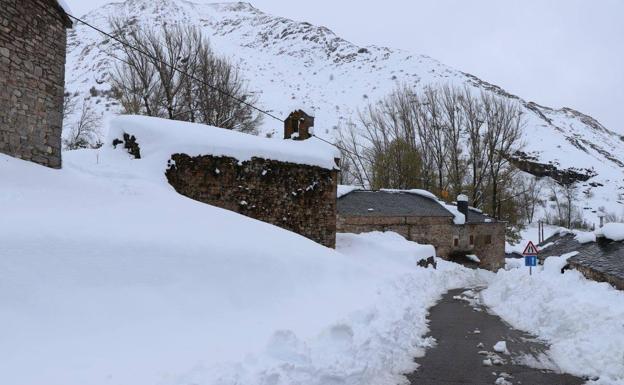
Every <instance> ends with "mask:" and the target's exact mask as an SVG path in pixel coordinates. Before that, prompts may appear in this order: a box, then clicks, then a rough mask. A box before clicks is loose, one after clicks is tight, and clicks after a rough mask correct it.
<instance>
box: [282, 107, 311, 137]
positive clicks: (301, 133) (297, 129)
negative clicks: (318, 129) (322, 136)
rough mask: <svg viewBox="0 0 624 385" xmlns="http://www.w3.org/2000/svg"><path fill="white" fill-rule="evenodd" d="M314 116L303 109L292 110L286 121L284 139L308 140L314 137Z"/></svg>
mask: <svg viewBox="0 0 624 385" xmlns="http://www.w3.org/2000/svg"><path fill="white" fill-rule="evenodd" d="M313 127H314V117H313V116H310V115H308V114H306V113H305V112H303V111H302V110H297V111H294V112H292V113H291V114H290V115H289V116H288V118H286V120H285V121H284V139H292V140H306V139H309V138H310V137H312V134H313V130H312V128H313Z"/></svg>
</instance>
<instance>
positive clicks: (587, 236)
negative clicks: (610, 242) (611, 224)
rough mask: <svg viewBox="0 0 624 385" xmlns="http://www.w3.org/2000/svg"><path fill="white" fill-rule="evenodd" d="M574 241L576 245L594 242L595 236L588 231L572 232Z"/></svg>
mask: <svg viewBox="0 0 624 385" xmlns="http://www.w3.org/2000/svg"><path fill="white" fill-rule="evenodd" d="M574 234H575V236H574V239H576V240H577V241H578V243H581V244H583V243H590V242H596V234H595V233H593V232H590V231H574Z"/></svg>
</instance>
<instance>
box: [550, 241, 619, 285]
mask: <svg viewBox="0 0 624 385" xmlns="http://www.w3.org/2000/svg"><path fill="white" fill-rule="evenodd" d="M539 249H540V253H539V255H538V257H539V260H540V262H541V263H543V262H544V260H545V259H546V258H548V257H559V256H562V255H565V254H569V253H577V254H576V255H574V256H572V257H570V258H568V261H567V262H568V266H567V267H566V268H567V269H575V270H578V271H579V272H580V273H581V274H583V275H584V276H585V278H587V279H590V280H593V281H596V282H607V283H609V284H611V285H612V286H613V287H615V288H616V289H618V290H624V241H614V240H611V239H608V238H606V237H597V238H596V241H595V242H586V243H581V242H579V241H578V240H577V238H576V235H575V234H572V233H561V234H555V235H553V236H552V237H550V238H548V239H546V240H545V241H544V242H542V243H541V244H540V245H539Z"/></svg>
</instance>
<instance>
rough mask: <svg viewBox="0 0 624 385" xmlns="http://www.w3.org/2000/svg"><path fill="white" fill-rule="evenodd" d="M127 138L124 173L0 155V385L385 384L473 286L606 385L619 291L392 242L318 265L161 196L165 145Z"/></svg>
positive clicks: (121, 157) (117, 161)
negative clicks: (432, 319)
mask: <svg viewBox="0 0 624 385" xmlns="http://www.w3.org/2000/svg"><path fill="white" fill-rule="evenodd" d="M123 123H124V126H125V127H130V126H133V125H134V126H136V127H135V128H136V129H138V130H141V127H139V126H140V124H139V125H136V124H135V123H136V122H134V123H133V122H132V121H131V120H123ZM189 129H190V130H192V128H189ZM145 130H147V129H146V128H145ZM112 132H114V130H113V131H112ZM109 139H110V138H109ZM144 139H145V140H144V141H143V142H141V145H142V152H143V158H142V159H141V160H134V159H130V157H129V156H128V154H126V153H125V151H124V150H122V149H117V150H113V149H112V148H109V147H105V148H103V149H101V150H99V151H93V150H89V151H76V152H71V153H65V154H64V156H65V157H64V160H65V168H64V169H63V170H50V169H47V168H44V167H40V166H37V165H34V164H32V163H28V162H24V161H20V160H16V159H13V158H9V157H7V156H4V155H0V181H1V183H0V212H1V213H2V216H1V217H0V341H2V343H1V344H0V377H1V382H2V383H7V384H11V385H33V384H46V385H78V384H80V385H83V384H89V385H104V384H106V385H127V384H133V385H154V384H156V385H188V384H191V383H192V384H197V385H212V384H219V385H225V384H245V385H247V384H249V385H253V384H262V385H269V384H270V385H280V384H283V385H290V384H302V385H303V384H319V385H321V384H322V385H325V384H347V385H348V384H353V385H355V384H358V385H360V384H370V385H373V384H374V385H386V384H387V385H395V384H399V383H402V382H403V381H404V377H402V376H401V374H403V373H406V372H409V371H412V370H414V369H415V365H414V363H413V358H414V357H415V356H419V355H422V354H424V353H425V348H426V347H428V346H431V344H432V343H433V341H432V340H430V339H428V338H425V337H424V336H425V335H426V334H427V324H426V316H427V309H428V308H429V307H430V306H432V305H434V304H435V302H436V301H437V300H438V299H439V298H440V297H441V296H442V295H443V294H444V293H445V292H447V291H448V290H449V289H454V288H469V287H474V286H477V285H480V286H484V285H489V286H488V287H487V289H485V290H484V291H483V295H482V297H483V298H482V300H483V301H484V303H485V304H486V305H487V306H489V307H491V309H492V310H493V311H494V312H495V313H496V314H498V315H500V316H501V317H502V318H503V319H505V320H506V321H507V322H509V323H510V324H511V325H513V326H515V327H517V328H519V329H522V330H526V331H529V332H531V333H535V334H536V335H538V336H539V337H541V338H543V339H544V340H546V341H548V342H549V343H551V344H552V349H551V352H550V353H551V355H552V360H553V362H555V364H556V365H557V366H558V367H560V368H561V369H563V370H564V371H567V372H570V373H572V374H577V375H587V376H592V377H596V378H598V377H599V380H597V381H596V383H597V384H601V385H621V384H624V322H623V321H622V320H623V319H624V293H621V292H617V291H615V290H613V289H612V288H610V287H609V286H608V285H606V284H597V283H594V282H589V281H587V280H585V279H584V278H583V277H582V276H581V275H580V274H578V273H576V272H567V273H566V274H565V275H561V274H559V273H558V271H559V268H560V266H561V263H562V261H561V260H557V259H550V260H548V261H547V263H546V265H545V270H544V271H541V269H537V271H536V273H535V274H534V275H533V276H531V277H529V276H528V273H527V271H526V270H525V269H524V268H520V269H514V270H511V271H501V272H499V273H497V274H493V273H488V272H483V271H479V270H468V269H465V268H463V267H460V266H458V265H455V264H451V263H447V262H444V261H439V262H438V269H437V270H433V269H431V268H430V269H423V268H419V267H417V266H416V262H417V261H418V260H419V259H420V258H423V257H428V256H431V255H432V254H433V249H432V247H431V246H423V245H418V244H415V243H412V242H408V241H406V240H405V239H403V238H402V237H400V236H399V235H396V234H393V233H371V234H364V235H340V236H339V237H338V249H337V250H330V249H327V248H325V247H322V246H320V245H318V244H316V243H313V242H312V241H309V240H307V239H305V238H303V237H301V236H298V235H296V234H293V233H290V232H287V231H285V230H282V229H279V228H276V227H274V226H271V225H268V224H265V223H262V222H259V221H255V220H252V219H249V218H246V217H243V216H240V215H238V214H235V213H232V212H229V211H225V210H221V209H218V208H215V207H212V206H208V205H204V204H201V203H198V202H195V201H192V200H190V199H187V198H184V197H182V196H180V195H178V194H176V193H175V191H174V190H173V189H172V188H171V187H170V186H169V185H168V184H167V182H166V181H165V178H164V175H163V172H164V169H165V166H166V160H167V159H168V156H169V154H170V151H172V148H170V147H171V146H172V145H173V144H176V143H173V142H171V141H167V143H166V144H162V143H161V144H159V142H158V140H155V138H144ZM107 143H110V140H108V141H107ZM223 143H227V141H225V142H223ZM178 144H179V143H178ZM195 144H196V143H195ZM269 147H272V146H269ZM269 147H266V148H265V149H266V150H267V151H269V150H270V151H279V149H276V148H269ZM239 155H240V154H239ZM287 155H288V154H284V153H282V155H280V156H287ZM330 155H331V154H330ZM241 156H242V155H241ZM309 161H314V159H313V158H312V157H311V158H310V159H309ZM615 230H617V229H614V231H615ZM618 234H619V233H618Z"/></svg>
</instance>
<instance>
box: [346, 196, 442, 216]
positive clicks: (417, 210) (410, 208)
mask: <svg viewBox="0 0 624 385" xmlns="http://www.w3.org/2000/svg"><path fill="white" fill-rule="evenodd" d="M371 209H372V210H371ZM338 213H340V214H342V215H358V216H403V217H410V216H419V217H449V218H453V214H451V212H450V211H448V210H446V209H445V208H444V207H442V206H441V205H440V204H439V203H438V202H436V201H434V200H433V199H430V198H426V197H424V196H422V195H417V194H410V193H407V192H387V191H362V190H359V191H353V192H351V193H349V194H347V195H344V196H342V197H341V198H340V199H338Z"/></svg>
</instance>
